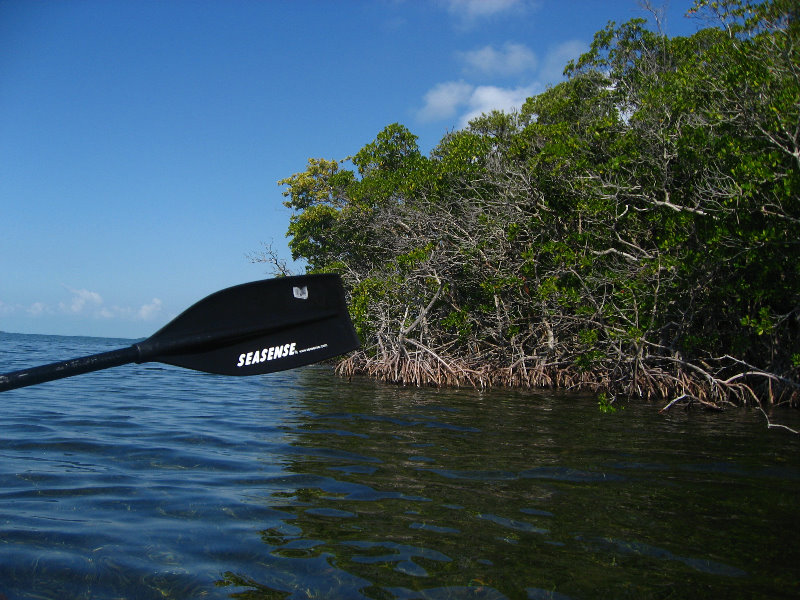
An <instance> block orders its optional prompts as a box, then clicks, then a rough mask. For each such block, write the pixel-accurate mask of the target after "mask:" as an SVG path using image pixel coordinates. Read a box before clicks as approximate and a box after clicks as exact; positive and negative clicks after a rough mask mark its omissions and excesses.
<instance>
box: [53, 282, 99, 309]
mask: <svg viewBox="0 0 800 600" xmlns="http://www.w3.org/2000/svg"><path fill="white" fill-rule="evenodd" d="M67 289H68V290H69V291H70V292H71V293H72V299H71V300H70V301H69V303H65V302H59V304H58V307H59V309H60V310H61V311H62V312H66V313H73V314H80V313H83V312H84V311H86V312H90V311H91V310H92V308H93V307H97V306H100V305H102V304H103V297H102V296H100V294H98V293H97V292H91V291H89V290H73V289H72V288H67Z"/></svg>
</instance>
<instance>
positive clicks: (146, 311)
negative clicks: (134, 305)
mask: <svg viewBox="0 0 800 600" xmlns="http://www.w3.org/2000/svg"><path fill="white" fill-rule="evenodd" d="M161 308H162V302H161V300H159V299H158V298H153V301H152V302H150V303H149V304H144V305H142V306H141V307H140V308H139V310H138V312H137V314H138V316H139V318H140V319H142V320H143V321H147V320H149V319H152V318H153V317H154V316H156V315H157V314H158V313H160V312H161Z"/></svg>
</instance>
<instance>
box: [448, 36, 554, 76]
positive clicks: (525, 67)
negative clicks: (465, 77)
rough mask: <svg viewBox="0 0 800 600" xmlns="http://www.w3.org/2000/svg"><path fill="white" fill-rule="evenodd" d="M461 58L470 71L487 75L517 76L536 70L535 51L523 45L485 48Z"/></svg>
mask: <svg viewBox="0 0 800 600" xmlns="http://www.w3.org/2000/svg"><path fill="white" fill-rule="evenodd" d="M459 56H460V57H461V59H462V60H463V61H464V63H465V64H466V67H467V69H468V70H471V71H477V72H479V73H485V74H487V75H515V74H518V73H523V72H525V71H530V70H533V69H535V68H536V64H537V62H538V61H537V60H536V55H535V54H534V53H533V51H532V50H531V49H530V48H528V47H527V46H525V45H523V44H514V43H511V42H507V43H506V44H504V45H503V48H502V49H501V50H497V49H496V48H495V47H494V46H491V45H489V46H484V47H483V48H479V49H478V50H470V51H468V52H461V53H459Z"/></svg>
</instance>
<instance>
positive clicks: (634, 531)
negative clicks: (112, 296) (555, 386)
mask: <svg viewBox="0 0 800 600" xmlns="http://www.w3.org/2000/svg"><path fill="white" fill-rule="evenodd" d="M118 346H120V341H119V340H103V339H90V338H58V337H44V336H20V335H10V334H0V370H2V371H5V370H11V369H15V368H22V367H25V366H28V365H30V364H40V363H43V362H47V361H50V360H57V359H59V358H62V357H69V356H79V355H84V354H90V353H93V352H101V351H103V350H106V349H109V348H114V347H118ZM1 399H2V401H3V404H2V407H3V408H2V411H3V412H2V420H0V594H2V595H4V596H5V597H6V598H8V599H9V600H11V599H29V598H31V599H32V598H59V599H60V598H137V599H138V598H143V599H148V598H159V599H161V598H176V599H177V598H186V599H189V598H192V599H193V598H229V597H240V598H242V597H245V598H285V597H288V598H403V599H406V598H408V599H410V598H536V599H539V598H561V599H563V598H573V599H576V600H577V599H581V598H607V597H614V598H625V597H629V598H668V597H673V598H674V597H680V598H682V597H694V598H698V597H732V598H737V597H741V598H745V597H747V598H750V597H770V598H780V597H786V598H789V597H796V596H797V595H798V593H800V586H799V585H798V578H797V575H796V572H795V571H796V565H797V564H798V559H800V550H798V546H797V544H796V539H795V538H796V535H797V532H798V531H799V530H800V527H798V525H800V519H799V518H798V516H797V511H796V499H797V497H798V496H800V494H799V492H800V465H798V459H797V457H798V450H800V440H798V439H797V437H796V436H793V435H791V434H789V433H785V432H781V431H775V430H772V431H768V430H767V429H766V426H765V423H764V420H763V417H761V415H760V414H758V413H754V412H744V411H729V412H727V413H725V414H721V415H719V414H713V415H712V414H704V413H692V414H688V415H687V414H685V413H682V412H678V413H674V414H670V415H667V416H663V415H659V414H658V413H657V407H653V406H646V405H629V406H627V407H626V408H625V410H623V411H620V412H617V413H614V414H602V413H601V412H600V411H599V410H598V408H597V404H596V399H594V398H592V397H591V396H586V395H569V394H553V393H549V392H548V393H535V392H521V391H516V392H512V391H508V390H491V391H486V392H479V391H475V390H464V389H457V390H433V389H417V388H403V387H397V386H386V385H383V384H378V383H375V382H372V381H369V380H366V379H358V378H354V379H353V380H352V381H350V382H348V381H347V380H345V379H342V378H337V377H335V376H334V375H332V373H331V372H330V370H329V369H327V368H322V367H312V368H305V369H300V370H297V371H289V372H284V373H278V374H273V375H268V376H263V377H259V378H244V379H242V378H225V377H217V376H209V375H202V374H198V373H193V372H188V371H183V370H180V369H173V368H170V367H161V366H148V365H142V366H137V365H131V366H126V367H121V368H119V369H115V370H111V371H104V372H101V373H96V374H92V375H85V376H81V377H77V378H73V379H67V380H63V381H61V382H53V383H49V384H44V385H41V386H36V387H32V388H28V389H25V390H16V391H13V392H7V393H5V394H3V396H2V398H1ZM782 416H783V417H784V420H786V419H789V421H791V419H794V421H795V422H793V423H790V424H792V425H794V426H795V428H797V427H798V423H797V415H795V414H794V413H789V414H788V415H787V414H785V415H782ZM0 597H2V596H0Z"/></svg>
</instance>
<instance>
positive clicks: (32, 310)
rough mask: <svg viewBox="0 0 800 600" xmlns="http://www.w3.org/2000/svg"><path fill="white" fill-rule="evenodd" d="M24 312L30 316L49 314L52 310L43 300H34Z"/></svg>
mask: <svg viewBox="0 0 800 600" xmlns="http://www.w3.org/2000/svg"><path fill="white" fill-rule="evenodd" d="M26 312H27V313H28V314H29V315H31V316H34V317H38V316H39V315H49V314H51V313H52V312H53V310H52V309H51V308H50V307H49V306H47V304H45V303H44V302H34V303H33V304H31V305H30V306H29V307H28V308H27V309H26Z"/></svg>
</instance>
